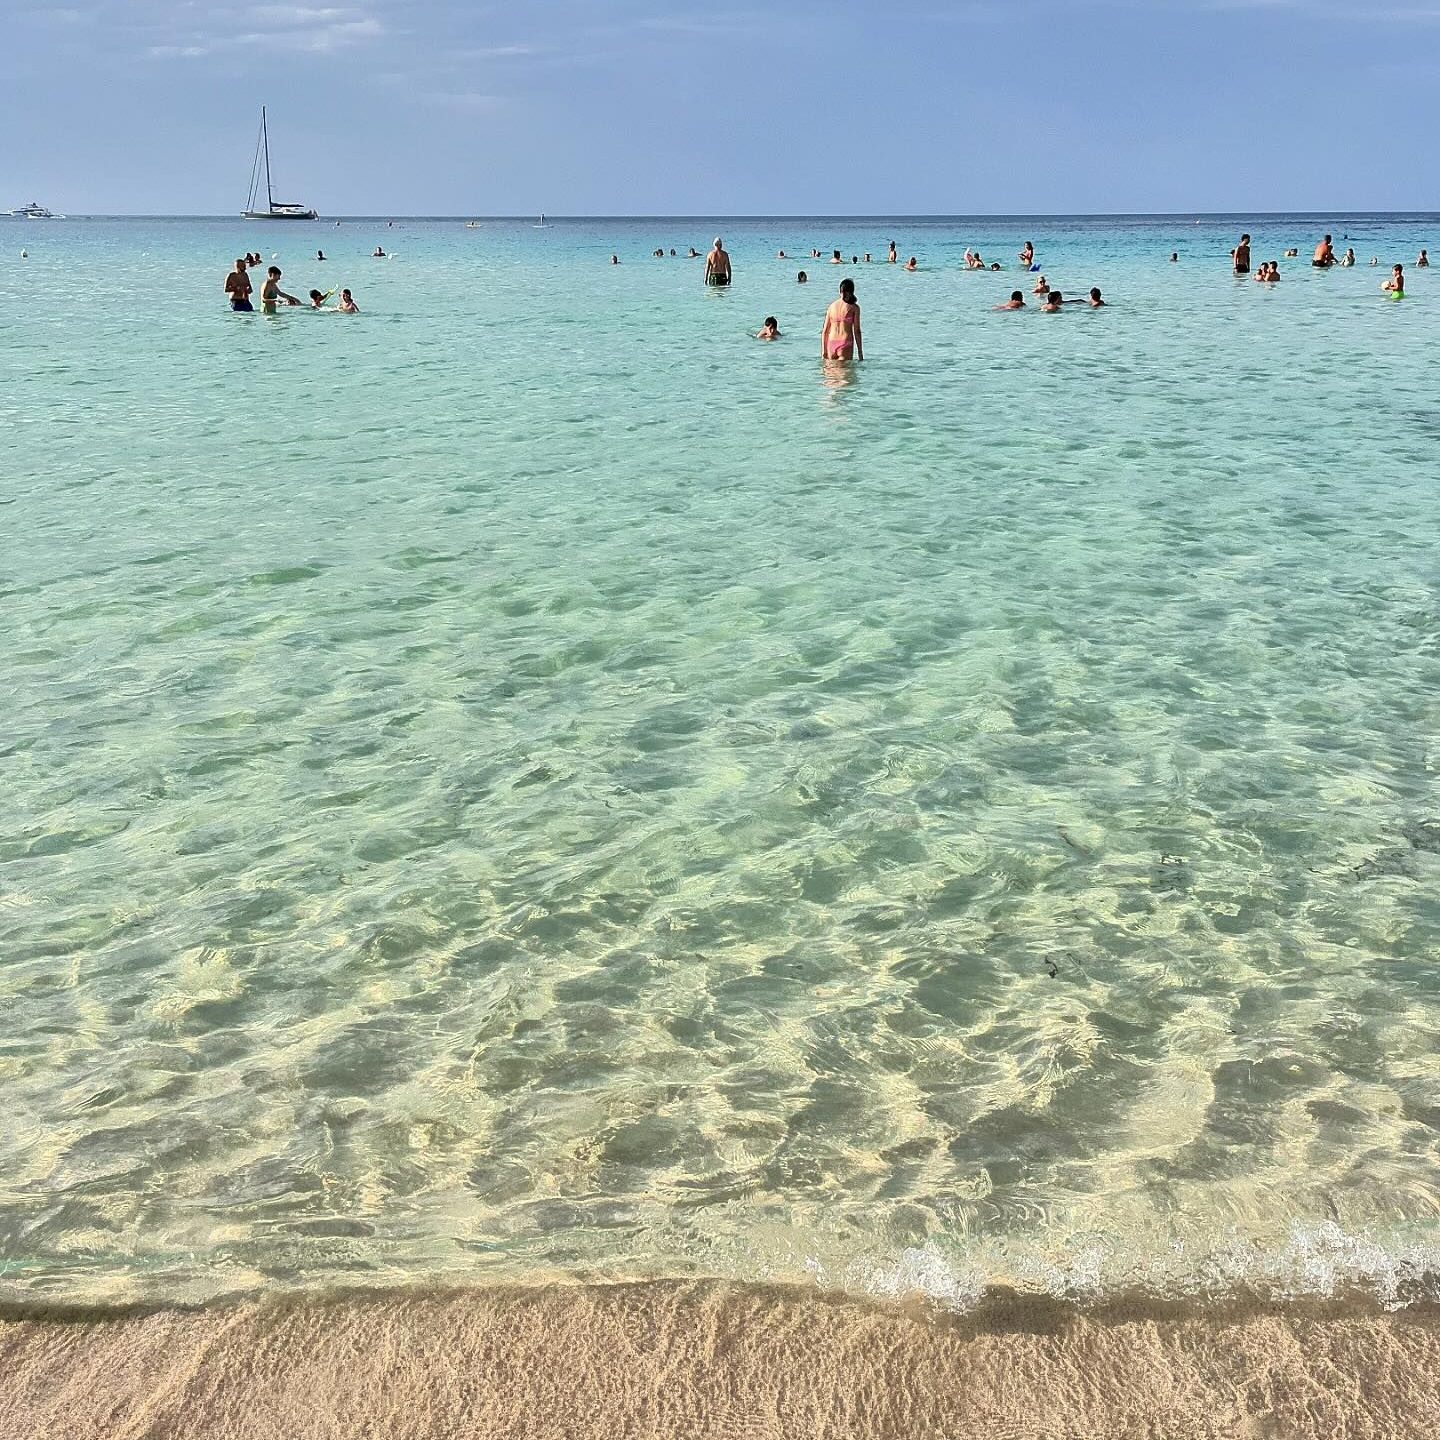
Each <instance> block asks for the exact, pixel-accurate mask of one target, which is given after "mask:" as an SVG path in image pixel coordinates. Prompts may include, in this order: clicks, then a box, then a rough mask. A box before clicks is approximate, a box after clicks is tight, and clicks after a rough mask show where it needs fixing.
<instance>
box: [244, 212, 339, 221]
mask: <svg viewBox="0 0 1440 1440" xmlns="http://www.w3.org/2000/svg"><path fill="white" fill-rule="evenodd" d="M240 218H241V219H242V220H318V219H319V218H320V216H319V215H318V214H316V212H315V211H314V210H242V211H241V212H240Z"/></svg>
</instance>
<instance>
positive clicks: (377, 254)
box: [370, 245, 387, 260]
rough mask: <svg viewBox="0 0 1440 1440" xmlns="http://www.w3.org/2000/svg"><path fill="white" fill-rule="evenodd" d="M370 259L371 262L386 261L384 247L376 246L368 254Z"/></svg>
mask: <svg viewBox="0 0 1440 1440" xmlns="http://www.w3.org/2000/svg"><path fill="white" fill-rule="evenodd" d="M370 258H371V259H372V260H384V259H386V258H387V257H386V254H385V247H384V246H383V245H377V246H376V247H375V249H374V250H373V251H371V253H370Z"/></svg>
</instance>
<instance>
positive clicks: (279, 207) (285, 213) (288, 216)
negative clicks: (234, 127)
mask: <svg viewBox="0 0 1440 1440" xmlns="http://www.w3.org/2000/svg"><path fill="white" fill-rule="evenodd" d="M262 154H263V155H264V157H265V209H263V210H261V209H259V208H258V207H257V206H256V203H255V202H256V200H257V198H258V191H259V189H260V157H261V155H262ZM241 214H242V215H243V217H244V218H245V219H246V220H318V219H319V218H320V217H319V215H317V214H316V213H315V211H313V210H311V209H310V208H309V207H308V206H305V205H295V204H292V203H290V202H288V201H285V200H277V199H276V198H275V192H274V191H273V190H272V189H271V188H270V129H269V126H268V125H267V123H266V119H265V107H264V106H263V105H262V106H261V107H260V139H259V140H258V141H257V142H256V145H255V159H254V160H253V161H252V162H251V165H250V195H249V198H248V199H247V200H246V201H245V209H244V210H243V211H241Z"/></svg>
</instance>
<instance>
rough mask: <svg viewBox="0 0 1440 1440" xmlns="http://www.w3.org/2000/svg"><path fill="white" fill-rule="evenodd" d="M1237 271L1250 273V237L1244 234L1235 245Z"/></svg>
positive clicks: (1237, 272)
mask: <svg viewBox="0 0 1440 1440" xmlns="http://www.w3.org/2000/svg"><path fill="white" fill-rule="evenodd" d="M1234 256H1235V273H1236V274H1237V275H1248V274H1249V273H1250V237H1249V236H1248V235H1242V236H1241V237H1240V243H1239V244H1238V245H1237V246H1236V247H1235V250H1234Z"/></svg>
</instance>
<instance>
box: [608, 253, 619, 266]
mask: <svg viewBox="0 0 1440 1440" xmlns="http://www.w3.org/2000/svg"><path fill="white" fill-rule="evenodd" d="M610 263H611V264H612V265H618V264H619V263H620V257H619V256H618V255H612V256H611V257H610Z"/></svg>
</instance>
